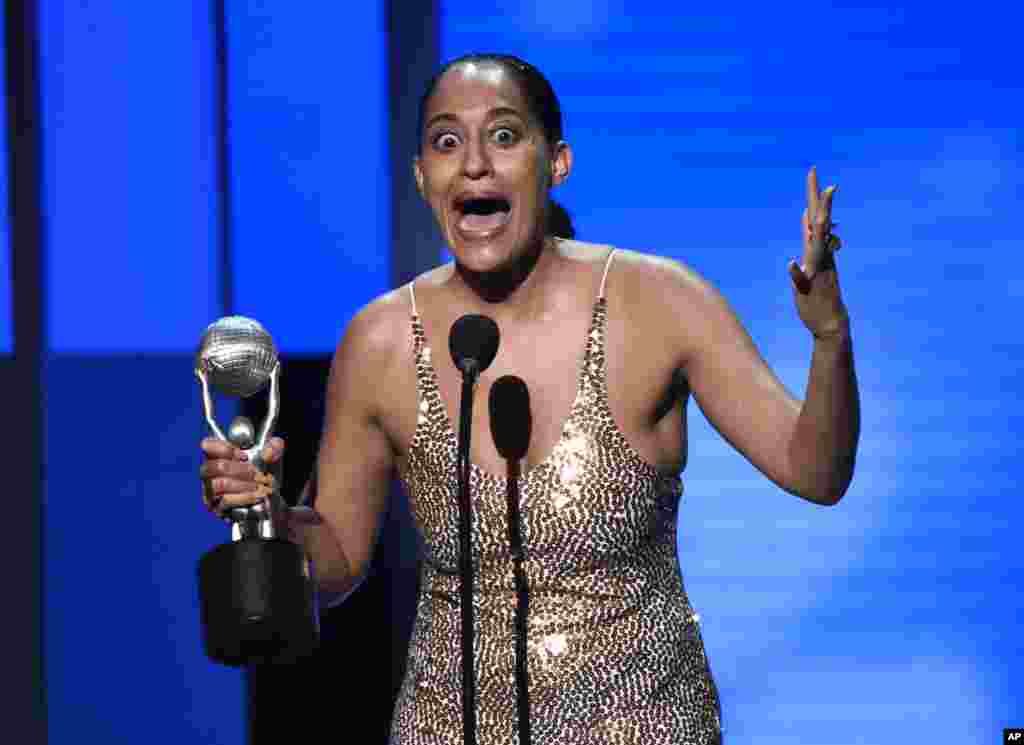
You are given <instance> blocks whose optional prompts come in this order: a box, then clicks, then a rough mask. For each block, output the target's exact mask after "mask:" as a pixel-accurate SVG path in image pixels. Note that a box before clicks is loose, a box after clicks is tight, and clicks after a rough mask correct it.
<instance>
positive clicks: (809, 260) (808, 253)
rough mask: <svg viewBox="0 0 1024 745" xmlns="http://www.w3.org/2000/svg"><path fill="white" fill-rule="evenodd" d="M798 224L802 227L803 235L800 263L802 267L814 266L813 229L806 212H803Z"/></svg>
mask: <svg viewBox="0 0 1024 745" xmlns="http://www.w3.org/2000/svg"><path fill="white" fill-rule="evenodd" d="M800 223H801V225H802V226H803V234H804V252H803V256H802V258H801V263H802V264H803V266H814V263H813V262H814V260H815V251H814V229H813V228H812V227H811V223H810V219H809V218H808V216H807V210H804V214H803V217H802V218H801V219H800Z"/></svg>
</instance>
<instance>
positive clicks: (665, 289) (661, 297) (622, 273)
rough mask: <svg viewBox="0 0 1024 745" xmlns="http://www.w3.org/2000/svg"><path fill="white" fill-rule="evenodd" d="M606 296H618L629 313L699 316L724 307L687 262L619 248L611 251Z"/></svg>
mask: <svg viewBox="0 0 1024 745" xmlns="http://www.w3.org/2000/svg"><path fill="white" fill-rule="evenodd" d="M608 295H609V301H613V300H615V299H618V300H620V301H621V302H623V303H624V304H627V305H628V306H629V308H630V309H631V311H632V312H642V311H644V310H649V311H651V312H655V313H662V314H664V313H666V312H667V313H671V314H672V315H673V316H674V317H677V318H678V317H689V318H702V317H706V316H707V314H708V313H709V312H711V311H714V310H715V309H718V310H722V309H725V308H727V305H726V304H725V299H724V298H723V297H722V295H721V293H720V292H719V291H718V290H717V289H716V288H715V286H714V285H713V284H712V283H711V282H709V281H708V280H707V279H705V278H704V277H703V276H701V274H700V273H699V272H698V271H697V270H696V269H694V268H693V267H691V266H689V265H688V264H686V263H684V262H682V261H679V260H678V259H671V258H667V257H665V256H658V255H656V254H653V253H646V252H643V251H634V250H631V249H623V248H619V249H617V251H616V253H615V259H614V263H613V266H612V269H611V276H610V277H609V279H608Z"/></svg>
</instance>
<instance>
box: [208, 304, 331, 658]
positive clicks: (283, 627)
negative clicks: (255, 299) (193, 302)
mask: <svg viewBox="0 0 1024 745" xmlns="http://www.w3.org/2000/svg"><path fill="white" fill-rule="evenodd" d="M280 370H281V364H280V362H279V361H278V358H277V349H276V348H275V347H274V342H273V340H272V339H271V338H270V334H268V333H267V332H266V330H265V329H264V328H263V327H262V326H261V325H260V324H259V323H258V322H257V321H254V320H253V319H251V318H245V317H243V316H226V317H224V318H221V319H220V320H218V321H216V322H215V323H212V324H210V326H208V327H207V329H206V331H205V333H204V334H203V337H202V339H201V340H200V342H199V350H198V351H197V352H196V367H195V373H196V377H198V378H199V384H200V387H201V388H202V394H203V410H204V415H205V417H206V424H207V426H208V427H209V429H210V432H211V434H212V435H213V436H214V437H217V438H219V439H221V440H224V441H226V442H230V443H232V444H234V445H236V446H237V447H239V448H241V449H242V450H244V451H245V453H246V455H247V456H248V459H249V463H251V464H252V465H254V466H256V467H257V468H258V469H260V470H261V471H262V472H264V473H266V472H268V470H269V467H268V464H266V463H264V462H263V460H262V458H261V457H260V455H261V453H262V451H263V448H264V446H265V445H266V444H267V441H268V440H269V439H270V436H271V430H272V429H273V427H274V424H275V423H276V421H277V414H278V411H279V409H280V392H279V390H278V379H279V377H280ZM268 385H269V389H270V390H269V393H268V396H269V400H268V406H267V412H268V413H267V416H266V419H265V420H264V421H263V424H262V425H261V426H260V428H259V432H258V433H257V431H256V429H255V427H254V426H253V423H252V422H251V421H250V420H249V419H248V418H247V417H243V416H239V417H235V419H234V420H233V421H232V422H231V426H230V427H229V428H228V431H227V434H225V433H224V431H223V430H222V429H221V428H220V426H219V425H218V424H217V421H216V419H215V418H214V412H213V408H214V405H213V395H212V393H211V389H213V390H215V391H217V392H218V393H221V394H223V395H226V396H235V397H239V398H248V397H249V396H252V395H254V394H256V393H259V392H260V391H262V390H264V389H265V388H267V387H268ZM278 470H279V469H278ZM276 482H277V483H275V484H274V488H273V491H272V492H271V494H270V496H269V497H268V498H265V499H264V500H263V501H262V502H261V503H259V504H255V505H252V506H251V507H239V508H235V509H231V510H229V511H228V512H227V513H226V516H225V519H226V520H227V521H228V522H230V523H231V539H232V540H231V542H230V543H226V544H223V545H221V546H217V547H216V548H214V549H213V550H211V551H208V552H207V553H206V554H204V555H203V557H202V559H200V561H199V599H200V611H201V617H202V624H203V643H204V646H205V648H206V653H207V655H208V656H209V657H210V659H212V660H214V661H215V662H220V663H222V664H225V665H230V666H242V665H253V664H262V663H281V662H291V661H294V660H296V659H299V658H301V657H304V656H306V655H307V654H309V653H310V652H312V651H313V649H315V648H316V646H317V643H318V640H319V626H318V613H317V607H316V592H315V588H314V582H313V579H312V576H311V572H310V569H309V564H308V562H307V561H306V557H305V554H304V552H303V550H302V547H301V546H296V545H295V544H293V543H291V542H289V541H287V540H284V539H282V538H281V537H279V536H278V526H279V525H280V520H281V517H282V516H283V515H284V512H285V510H287V509H288V506H287V505H286V504H285V502H284V500H283V499H282V497H281V491H280V488H281V485H280V478H277V479H276Z"/></svg>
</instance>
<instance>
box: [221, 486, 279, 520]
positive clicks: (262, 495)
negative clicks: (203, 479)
mask: <svg viewBox="0 0 1024 745" xmlns="http://www.w3.org/2000/svg"><path fill="white" fill-rule="evenodd" d="M269 496H270V491H269V490H268V489H267V488H266V487H265V486H260V487H257V488H256V489H254V490H252V491H248V492H244V493H242V494H225V495H224V497H223V499H221V500H220V503H219V504H218V505H217V512H218V513H219V514H221V515H223V514H224V512H226V511H227V510H232V509H235V508H236V507H252V506H253V505H254V504H260V503H261V502H263V501H264V500H265V499H266V498H267V497H269Z"/></svg>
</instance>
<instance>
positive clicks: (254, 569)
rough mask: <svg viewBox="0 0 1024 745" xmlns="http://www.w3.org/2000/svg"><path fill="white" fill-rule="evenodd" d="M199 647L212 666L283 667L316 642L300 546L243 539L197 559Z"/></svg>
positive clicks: (309, 585)
mask: <svg viewBox="0 0 1024 745" xmlns="http://www.w3.org/2000/svg"><path fill="white" fill-rule="evenodd" d="M199 601H200V604H201V608H200V612H201V615H202V622H203V644H204V646H205V648H206V654H207V655H208V656H209V658H210V659H211V660H213V661H214V662H219V663H221V664H223V665H230V666H232V667H240V666H249V665H261V664H286V663H290V662H294V661H296V660H298V659H301V658H303V657H306V656H308V655H309V654H311V653H312V652H313V651H314V650H315V649H316V647H317V644H318V642H319V636H320V634H319V624H318V617H317V608H316V598H315V590H314V587H313V582H312V580H311V579H310V578H309V577H307V576H306V571H305V557H304V556H303V551H302V548H301V547H299V546H296V545H295V544H293V543H289V542H288V541H282V540H266V539H263V538H244V539H242V540H240V541H235V542H234V543H226V544H224V545H222V546H218V547H217V548H215V549H213V550H212V551H208V552H207V553H206V554H204V555H203V558H202V559H200V560H199Z"/></svg>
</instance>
